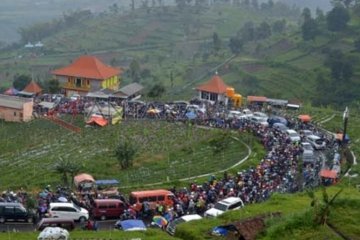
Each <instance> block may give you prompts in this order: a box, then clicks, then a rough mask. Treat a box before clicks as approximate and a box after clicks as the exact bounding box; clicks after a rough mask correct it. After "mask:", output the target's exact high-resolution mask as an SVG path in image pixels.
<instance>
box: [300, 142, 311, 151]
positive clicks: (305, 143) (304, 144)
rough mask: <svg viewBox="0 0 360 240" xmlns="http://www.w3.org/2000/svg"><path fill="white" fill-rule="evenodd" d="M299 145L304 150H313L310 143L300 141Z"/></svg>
mask: <svg viewBox="0 0 360 240" xmlns="http://www.w3.org/2000/svg"><path fill="white" fill-rule="evenodd" d="M301 147H302V148H303V149H304V150H311V151H313V150H314V148H313V147H312V145H311V144H310V143H308V142H302V143H301Z"/></svg>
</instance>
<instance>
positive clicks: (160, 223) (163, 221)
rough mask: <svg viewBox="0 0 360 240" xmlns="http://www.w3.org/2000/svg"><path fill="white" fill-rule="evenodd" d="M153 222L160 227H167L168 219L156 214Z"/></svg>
mask: <svg viewBox="0 0 360 240" xmlns="http://www.w3.org/2000/svg"><path fill="white" fill-rule="evenodd" d="M152 223H153V224H155V225H157V226H159V227H165V226H166V225H167V224H168V220H167V219H166V218H165V217H163V216H159V215H156V216H154V217H153V219H152Z"/></svg>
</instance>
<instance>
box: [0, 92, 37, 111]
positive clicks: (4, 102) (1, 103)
mask: <svg viewBox="0 0 360 240" xmlns="http://www.w3.org/2000/svg"><path fill="white" fill-rule="evenodd" d="M31 101H32V99H29V98H21V97H14V96H7V95H2V94H0V107H7V108H14V109H23V105H24V103H26V102H31Z"/></svg>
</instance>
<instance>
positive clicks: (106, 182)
mask: <svg viewBox="0 0 360 240" xmlns="http://www.w3.org/2000/svg"><path fill="white" fill-rule="evenodd" d="M95 184H96V185H117V184H119V181H118V180H116V179H104V180H96V181H95Z"/></svg>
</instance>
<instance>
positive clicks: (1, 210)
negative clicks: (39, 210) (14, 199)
mask: <svg viewBox="0 0 360 240" xmlns="http://www.w3.org/2000/svg"><path fill="white" fill-rule="evenodd" d="M34 219H35V214H33V213H32V212H30V211H28V210H27V209H26V208H25V207H24V206H23V205H22V204H21V203H10V202H2V203H0V223H5V222H7V221H24V222H28V223H32V222H34Z"/></svg>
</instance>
